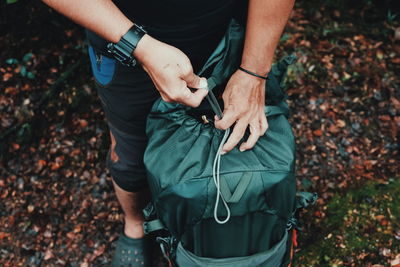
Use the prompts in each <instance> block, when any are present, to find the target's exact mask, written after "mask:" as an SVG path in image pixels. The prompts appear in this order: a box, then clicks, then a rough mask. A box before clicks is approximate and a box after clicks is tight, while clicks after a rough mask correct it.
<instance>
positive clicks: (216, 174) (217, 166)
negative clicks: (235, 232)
mask: <svg viewBox="0 0 400 267" xmlns="http://www.w3.org/2000/svg"><path fill="white" fill-rule="evenodd" d="M229 132H230V129H229V128H228V129H227V130H226V131H225V133H224V136H223V137H222V140H221V143H220V144H219V147H218V150H217V154H216V155H215V159H214V164H213V179H214V184H215V187H216V188H217V197H216V199H215V206H214V219H215V221H216V222H217V223H219V224H224V223H226V222H228V221H229V219H230V217H231V211H230V209H229V207H228V204H227V203H226V201H225V199H224V197H223V195H222V193H221V190H220V189H221V186H220V177H219V171H220V167H221V151H222V147H223V146H224V144H225V142H226V140H227V139H228V136H229ZM219 198H221V201H222V203H223V204H224V206H225V209H226V211H227V215H226V218H225V219H224V220H220V219H219V218H218V204H219Z"/></svg>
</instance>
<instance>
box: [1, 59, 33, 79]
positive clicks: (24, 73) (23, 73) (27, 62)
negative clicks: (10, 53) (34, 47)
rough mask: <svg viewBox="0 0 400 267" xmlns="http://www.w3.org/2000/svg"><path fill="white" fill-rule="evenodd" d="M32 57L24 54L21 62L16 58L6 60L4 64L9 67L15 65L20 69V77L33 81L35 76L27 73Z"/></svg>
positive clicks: (29, 72)
mask: <svg viewBox="0 0 400 267" xmlns="http://www.w3.org/2000/svg"><path fill="white" fill-rule="evenodd" d="M33 57H34V55H33V54H32V53H26V54H25V55H24V56H23V57H22V60H21V61H19V60H18V59H16V58H9V59H7V60H6V63H7V64H9V65H17V66H19V67H20V71H19V74H20V75H21V76H22V77H26V78H28V79H34V78H35V74H34V73H33V72H32V71H29V70H28V68H29V66H30V61H31V60H32V59H33Z"/></svg>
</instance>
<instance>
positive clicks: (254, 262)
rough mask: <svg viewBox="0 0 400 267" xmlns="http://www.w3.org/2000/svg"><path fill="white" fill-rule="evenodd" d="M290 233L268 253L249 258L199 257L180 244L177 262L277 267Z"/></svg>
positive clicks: (217, 266) (187, 265)
mask: <svg viewBox="0 0 400 267" xmlns="http://www.w3.org/2000/svg"><path fill="white" fill-rule="evenodd" d="M287 239H288V233H287V232H285V234H284V236H283V238H282V239H281V240H280V241H279V242H278V243H277V244H275V245H274V246H273V247H272V248H270V249H269V250H267V251H263V252H260V253H256V254H253V255H250V256H247V257H232V258H224V259H214V258H206V257H199V256H197V255H195V254H193V253H192V252H190V251H187V250H186V249H185V248H184V247H183V246H182V244H181V243H179V244H178V249H177V253H176V262H177V263H178V265H179V266H185V267H198V266H207V267H220V266H226V267H277V266H279V265H280V263H281V261H282V258H283V255H284V253H285V251H286V242H287Z"/></svg>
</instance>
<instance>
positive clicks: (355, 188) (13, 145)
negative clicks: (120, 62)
mask: <svg viewBox="0 0 400 267" xmlns="http://www.w3.org/2000/svg"><path fill="white" fill-rule="evenodd" d="M316 6H317V7H318V8H316ZM0 7H1V8H0V84H1V86H0V90H1V92H0V152H1V154H0V157H1V158H0V160H1V161H0V199H1V201H0V266H82V267H85V266H89V265H90V266H109V265H110V259H111V256H112V252H113V249H114V243H113V241H114V240H115V239H116V238H117V237H118V233H119V232H120V231H121V230H122V213H121V210H120V208H119V205H118V203H117V201H116V198H115V195H114V193H113V190H112V185H111V178H110V176H109V174H108V172H107V170H106V168H105V156H106V153H107V149H108V146H109V134H108V130H107V127H106V124H105V121H104V114H103V112H102V110H101V106H100V102H99V100H98V98H97V95H96V91H95V89H94V82H93V79H92V77H91V74H90V69H89V64H88V63H89V62H88V56H87V52H86V48H87V47H86V43H85V39H84V32H83V30H82V29H81V28H80V27H78V26H76V25H74V24H73V23H71V22H69V21H68V20H67V19H65V18H63V17H61V16H60V15H58V14H56V13H55V12H53V11H51V10H49V9H48V8H46V7H45V6H43V4H41V3H38V2H31V1H27V0H21V1H18V2H17V3H16V4H9V5H6V4H5V2H1V4H0ZM381 13H382V12H381ZM381 13H379V9H375V8H373V7H372V6H368V5H366V6H365V7H364V8H347V9H346V8H342V9H336V8H334V7H330V6H328V5H326V6H321V5H317V4H316V3H315V1H307V2H305V1H299V2H298V3H297V4H296V8H295V11H294V12H293V14H292V17H291V19H290V22H289V24H288V27H287V29H286V31H285V33H284V35H283V36H282V39H281V43H280V45H279V48H278V53H277V55H278V57H281V56H283V55H285V54H291V53H296V55H297V56H298V61H297V63H295V64H294V65H293V66H291V68H290V71H289V74H288V77H287V88H288V95H289V99H288V101H289V105H290V107H291V111H292V114H291V119H290V121H291V123H292V126H293V130H294V132H295V135H296V140H297V141H296V143H297V179H298V188H299V190H306V191H310V192H317V193H318V195H319V199H318V201H317V204H316V205H315V206H314V207H311V208H309V209H308V210H306V211H305V212H303V213H302V214H301V219H300V221H301V222H302V228H303V231H302V232H301V233H300V234H299V240H298V243H299V245H298V247H297V248H296V256H295V257H296V262H295V264H294V266H375V267H378V266H397V267H398V266H400V197H399V196H400V163H399V162H400V130H399V129H400V76H399V73H400V28H399V27H400V23H399V19H398V17H395V16H394V15H393V14H392V13H386V11H385V12H384V14H383V15H382V14H381ZM399 16H400V15H399ZM159 265H160V266H163V265H164V264H163V263H162V262H160V263H159Z"/></svg>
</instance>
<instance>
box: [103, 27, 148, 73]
mask: <svg viewBox="0 0 400 267" xmlns="http://www.w3.org/2000/svg"><path fill="white" fill-rule="evenodd" d="M146 33H147V32H146V31H145V30H144V29H143V27H141V26H139V25H137V24H134V25H133V26H132V27H131V28H130V29H129V30H128V31H127V32H126V33H125V34H124V35H123V36H122V37H121V39H120V40H119V42H118V43H109V44H108V45H107V50H108V52H109V53H111V54H112V55H113V56H114V58H115V59H116V60H118V61H119V62H121V63H122V64H123V65H125V66H128V67H133V66H135V65H136V60H135V58H134V57H133V51H134V50H135V49H136V47H137V44H138V43H139V41H140V39H142V37H143V36H144V35H145V34H146Z"/></svg>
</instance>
